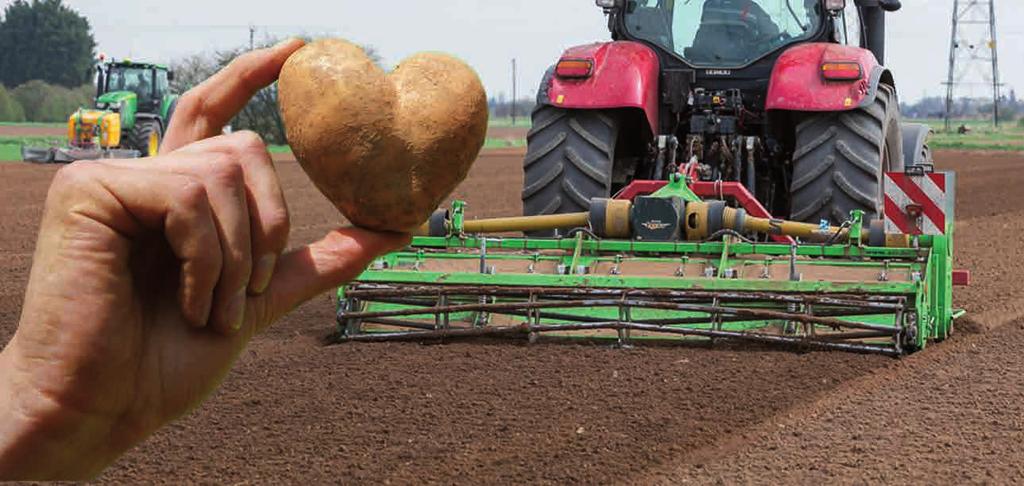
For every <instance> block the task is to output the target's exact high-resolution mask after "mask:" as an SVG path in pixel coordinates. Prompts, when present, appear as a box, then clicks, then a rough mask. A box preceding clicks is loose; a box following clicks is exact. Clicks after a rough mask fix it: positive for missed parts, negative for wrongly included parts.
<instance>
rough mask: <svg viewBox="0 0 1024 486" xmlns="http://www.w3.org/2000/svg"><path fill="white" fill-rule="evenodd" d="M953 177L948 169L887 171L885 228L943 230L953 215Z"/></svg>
mask: <svg viewBox="0 0 1024 486" xmlns="http://www.w3.org/2000/svg"><path fill="white" fill-rule="evenodd" d="M955 177H956V176H955V175H954V174H953V173H951V172H930V171H920V172H906V173H905V172H887V173H886V174H885V232H886V233H900V234H907V235H941V234H945V233H946V222H947V221H949V220H952V218H953V203H954V199H955V194H954V187H955V185H956V184H955V181H956V179H955Z"/></svg>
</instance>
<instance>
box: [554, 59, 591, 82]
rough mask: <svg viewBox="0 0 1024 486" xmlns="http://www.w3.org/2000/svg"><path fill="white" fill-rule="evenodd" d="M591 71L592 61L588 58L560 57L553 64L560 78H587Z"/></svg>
mask: <svg viewBox="0 0 1024 486" xmlns="http://www.w3.org/2000/svg"><path fill="white" fill-rule="evenodd" d="M593 71H594V61H592V60H590V59H562V60H561V61H558V64H557V65H556V66H555V74H556V75H557V76H558V77H560V78H589V77H590V75H591V74H593Z"/></svg>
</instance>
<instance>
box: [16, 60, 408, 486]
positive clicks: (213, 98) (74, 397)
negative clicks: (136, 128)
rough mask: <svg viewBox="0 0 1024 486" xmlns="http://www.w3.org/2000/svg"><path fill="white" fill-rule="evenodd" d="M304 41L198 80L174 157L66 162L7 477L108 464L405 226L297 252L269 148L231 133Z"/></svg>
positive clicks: (32, 310) (354, 232) (168, 144)
mask: <svg viewBox="0 0 1024 486" xmlns="http://www.w3.org/2000/svg"><path fill="white" fill-rule="evenodd" d="M301 45H302V43H301V41H288V42H285V43H282V44H280V45H278V46H276V47H274V48H271V49H267V50H262V51H255V52H252V53H249V54H246V55H244V56H242V57H240V58H238V59H237V60H236V61H235V62H233V63H232V64H231V65H230V66H228V67H227V68H226V69H225V70H224V71H222V72H221V73H218V74H217V75H216V76H214V77H213V78H211V79H210V80H209V81H207V82H206V83H204V84H202V85H200V86H198V87H197V88H196V89H194V90H192V91H190V92H189V93H187V94H186V95H185V96H183V97H182V99H181V101H180V103H179V106H178V109H177V113H176V115H175V119H174V120H173V122H172V124H171V127H170V129H169V130H168V133H167V136H166V138H165V140H164V146H163V147H162V152H161V155H160V156H158V157H155V158H153V159H147V160H134V161H98V162H81V163H76V164H73V165H71V166H68V167H66V168H64V169H62V170H61V171H60V172H58V174H57V176H56V177H55V179H54V182H53V185H52V186H51V188H50V192H49V194H48V196H47V200H46V208H45V211H44V215H43V221H42V224H41V227H40V232H39V238H38V240H37V248H36V254H35V258H34V262H33V267H32V273H31V276H30V278H29V284H28V289H27V291H26V296H25V303H24V306H23V308H22V316H21V321H20V323H19V327H18V330H17V332H16V334H15V336H14V337H13V338H12V340H11V342H10V343H9V344H8V345H7V347H6V348H5V349H4V351H3V353H2V354H0V479H81V478H87V477H91V476H93V475H96V474H98V473H99V472H100V471H102V470H103V468H104V467H106V466H107V465H109V464H110V463H112V462H113V461H114V460H115V459H116V458H117V457H118V456H120V454H122V453H123V452H124V451H126V450H128V449H129V448H131V447H132V446H134V445H135V444H137V443H139V442H141V441H142V440H144V439H145V438H146V437H148V436H149V435H150V434H152V433H153V432H154V431H155V430H156V429H157V428H159V427H160V426H162V425H164V424H166V423H168V422H170V421H172V420H174V419H176V418H178V417H180V416H182V415H183V414H185V413H187V412H188V411H189V410H191V409H193V408H194V407H196V406H197V405H199V403H200V402H202V401H203V399H204V398H205V397H206V396H208V395H209V394H210V393H211V392H212V391H213V390H214V389H215V388H216V387H217V386H218V384H219V383H220V382H221V380H223V379H224V377H225V376H226V374H227V373H228V371H229V370H230V368H231V366H232V363H233V362H234V361H235V359H236V357H237V356H238V355H239V353H240V351H241V350H242V349H243V348H244V346H245V345H246V343H248V341H249V340H250V339H251V338H252V337H253V336H254V335H255V334H257V333H259V332H260V331H262V330H264V329H265V328H266V327H267V326H269V325H270V324H271V323H272V322H274V320H275V319H277V318H279V317H280V316H281V315H283V314H285V313H286V312H288V311H290V310H291V309H293V308H294V307H296V306H298V305H299V304H301V303H302V302H304V301H306V300H308V299H310V298H312V297H314V296H316V295H318V294H320V293H322V292H324V291H326V290H328V289H330V288H332V287H336V286H337V285H340V284H341V283H343V282H345V281H348V280H350V279H352V278H355V277H356V276H358V274H359V273H360V272H362V270H363V269H364V268H365V266H366V265H367V264H368V263H369V262H370V261H371V260H372V259H373V258H374V257H375V256H377V255H379V254H381V253H383V252H386V251H389V250H392V249H394V248H397V247H400V246H401V245H403V244H405V243H406V242H407V240H408V237H407V236H405V235H395V234H379V233H371V232H368V231H363V230H359V229H341V230H337V231H333V232H331V233H330V234H328V235H327V236H326V238H324V239H323V240H321V241H319V242H317V243H314V244H312V245H309V246H306V247H303V248H300V249H298V250H295V251H292V252H289V253H284V254H282V251H283V250H284V248H285V246H286V244H287V238H288V231H289V222H288V212H287V208H286V206H285V201H284V198H283V196H282V193H281V188H280V186H279V183H278V179H277V175H276V173H275V171H274V167H273V165H272V163H271V158H270V155H269V154H268V153H267V150H266V147H265V146H264V144H263V142H262V141H261V140H260V139H259V137H258V136H256V135H255V134H252V133H247V132H242V133H237V134H233V135H226V136H224V135H221V136H218V135H217V134H219V133H220V132H221V131H222V127H223V126H224V124H225V123H226V122H227V121H228V120H230V119H231V118H232V117H233V116H234V115H235V114H236V113H237V112H238V111H239V110H240V109H241V108H242V107H243V106H244V105H245V103H246V102H247V101H248V99H249V98H251V96H252V95H253V94H254V93H255V92H256V91H257V90H258V89H260V88H262V87H264V86H266V85H268V84H270V83H272V82H273V81H274V80H275V79H276V78H277V75H278V73H279V72H280V69H281V66H282V64H283V63H284V61H285V60H286V59H287V58H288V56H289V55H290V54H291V53H292V52H294V51H295V50H296V49H298V48H299V47H301ZM210 137H212V138H210Z"/></svg>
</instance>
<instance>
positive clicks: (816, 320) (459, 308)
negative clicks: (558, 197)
mask: <svg viewBox="0 0 1024 486" xmlns="http://www.w3.org/2000/svg"><path fill="white" fill-rule="evenodd" d="M619 306H627V307H636V308H645V309H661V310H676V311H689V312H703V313H707V314H708V315H709V316H712V317H713V316H717V315H732V316H737V317H749V318H754V319H767V320H779V321H796V322H803V323H808V324H820V325H824V326H828V327H831V328H833V329H841V328H846V327H848V328H854V329H865V330H873V331H880V332H885V331H894V332H899V331H900V330H901V329H900V328H899V327H895V328H894V327H890V326H882V325H876V324H869V323H865V322H853V321H846V320H842V319H837V318H834V317H820V316H812V315H807V314H803V313H793V312H782V311H774V310H769V309H755V308H739V307H722V306H715V305H699V304H677V303H672V302H654V301H642V300H618V299H616V300H612V299H593V300H575V301H558V302H535V303H525V302H504V303H494V304H490V303H487V304H479V303H475V304H462V305H438V306H435V307H425V308H409V309H396V310H386V311H377V312H343V313H340V314H339V318H342V319H361V320H368V319H377V318H381V317H402V316H415V315H423V314H434V315H436V316H442V315H443V316H446V317H444V321H443V325H444V326H445V327H447V326H448V322H447V320H448V318H447V316H449V315H450V314H452V313H458V312H478V311H483V312H491V313H499V314H500V313H501V312H502V311H507V310H512V311H516V310H522V309H551V308H562V309H564V308H581V307H619ZM439 322H442V321H439Z"/></svg>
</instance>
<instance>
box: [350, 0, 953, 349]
mask: <svg viewBox="0 0 1024 486" xmlns="http://www.w3.org/2000/svg"><path fill="white" fill-rule="evenodd" d="M597 4H598V6H600V7H602V8H603V9H604V11H605V13H606V14H607V15H608V23H609V27H610V30H611V34H612V40H611V41H610V42H602V43H596V44H590V45H585V46H578V47H573V48H570V49H568V50H567V51H565V53H564V54H563V56H562V58H561V59H559V60H558V62H557V63H556V64H555V65H554V66H552V67H551V69H550V70H549V71H548V72H547V74H546V76H545V78H544V80H543V82H542V83H541V87H540V90H539V93H538V106H537V108H536V110H535V111H534V114H533V127H532V129H531V130H530V132H529V135H528V146H527V153H526V157H525V159H524V186H523V190H522V199H523V208H524V213H525V214H524V216H522V217H516V218H503V219H498V220H480V221H474V220H471V219H469V218H467V215H466V214H465V212H464V208H463V206H462V205H461V203H456V204H455V206H454V207H453V208H452V210H451V211H449V212H444V211H442V212H439V213H437V214H436V215H435V217H434V218H432V219H431V221H430V222H428V223H427V225H426V226H425V227H424V228H423V230H422V233H423V235H422V236H418V237H416V238H414V240H413V243H412V245H411V246H410V247H409V248H407V249H406V250H404V251H400V252H396V253H393V254H390V255H387V256H385V257H384V258H381V259H380V260H378V261H377V262H375V263H374V264H373V266H372V267H371V268H370V269H369V270H368V271H367V272H366V273H365V274H363V275H362V276H361V277H360V278H359V279H358V280H357V281H356V282H355V283H353V284H351V285H349V286H346V287H344V288H342V289H339V307H338V315H337V317H338V334H337V336H338V338H339V340H343V341H380V340H392V339H407V340H436V339H455V338H465V337H475V336H492V337H499V336H504V337H520V338H526V339H530V340H537V339H541V338H588V339H610V340H613V341H614V342H617V343H619V344H623V345H628V344H631V343H639V342H645V341H648V340H654V339H660V340H664V339H671V340H704V341H707V340H711V341H717V340H748V341H756V342H760V343H767V344H784V345H790V346H800V347H809V348H815V349H821V348H824V349H837V350H847V351H858V352H873V353H883V354H889V355H902V354H904V353H907V352H910V351H914V350H918V349H922V348H924V347H925V346H926V345H927V344H928V343H929V342H932V341H938V340H942V339H945V338H946V337H947V336H949V334H950V332H952V329H953V323H954V320H955V319H956V318H958V317H960V316H961V315H963V311H960V310H956V309H954V307H953V299H952V295H953V286H954V285H965V284H967V283H969V277H970V276H969V273H967V272H965V271H956V270H954V269H953V230H954V218H955V212H954V209H955V208H954V201H955V188H956V177H955V174H953V173H945V172H936V171H935V170H934V166H933V165H932V160H931V151H930V149H929V148H928V144H927V141H928V135H929V130H928V129H927V128H926V127H924V126H921V125H915V124H905V123H903V122H902V121H901V119H900V114H899V103H898V96H897V88H896V86H897V85H896V80H895V76H894V74H893V72H892V71H890V70H889V69H888V68H886V67H885V66H884V65H883V62H884V50H885V49H884V44H885V17H886V15H887V14H888V13H889V12H895V11H897V10H899V9H900V7H901V5H900V2H899V1H898V0H687V1H683V0H598V1H597Z"/></svg>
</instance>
